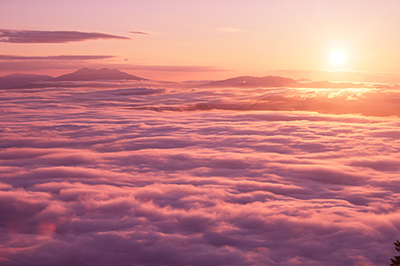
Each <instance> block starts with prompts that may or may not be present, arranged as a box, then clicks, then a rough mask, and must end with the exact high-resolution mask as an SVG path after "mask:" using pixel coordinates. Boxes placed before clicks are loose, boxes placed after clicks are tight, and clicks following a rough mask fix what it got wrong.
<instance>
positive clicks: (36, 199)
mask: <svg viewBox="0 0 400 266" xmlns="http://www.w3.org/2000/svg"><path fill="white" fill-rule="evenodd" d="M120 85H121V84H120ZM123 85H124V86H125V87H120V88H112V89H110V88H102V87H97V88H93V87H85V86H84V83H82V84H81V87H77V88H68V87H63V88H62V89H60V88H55V87H45V88H42V89H13V90H1V91H0V101H1V102H2V109H1V112H2V115H1V116H0V125H1V127H0V217H1V219H0V239H1V242H0V246H1V250H2V254H1V256H0V264H1V265H7V266H8V265H10V266H11V265H32V266H33V265H38V264H40V265H71V264H73V265H89V266H91V265H96V266H97V265H100V266H102V265H111V264H115V265H122V266H123V265H138V266H145V265H155V266H161V265H167V266H169V265H171V266H172V265H173V266H176V265H181V266H184V265H196V266H203V265H204V266H206V265H221V266H222V265H237V266H242V265H245V266H251V265H271V266H278V265H279V266H281V265H282V266H289V265H290V266H291V265H306V266H314V265H327V266H334V265H377V266H384V265H388V261H389V258H390V257H392V256H393V253H394V250H393V252H392V249H393V247H392V243H393V241H394V240H395V239H396V236H397V235H398V234H399V228H400V220H399V218H398V208H399V207H400V204H399V202H400V196H399V193H398V191H399V189H400V182H399V181H400V179H399V176H398V170H399V167H398V165H399V162H400V156H399V152H398V151H399V150H400V143H399V137H398V136H399V124H400V119H399V117H395V116H390V117H384V116H368V115H354V114H340V115H338V114H329V113H325V114H324V113H321V112H316V111H315V110H311V111H304V110H294V111H291V110H280V111H277V110H272V111H271V110H254V109H252V108H251V106H252V105H251V104H249V103H254V102H256V101H258V102H263V103H264V104H265V106H264V107H267V106H268V105H267V103H268V102H269V103H270V104H272V105H274V106H275V105H276V104H277V101H278V100H279V101H280V102H281V104H285V102H290V103H291V104H292V105H290V106H291V107H292V106H295V107H298V105H293V103H294V102H296V101H300V99H301V97H300V95H302V96H303V98H307V99H308V98H312V97H322V96H321V94H322V95H324V97H325V98H326V99H327V98H328V97H330V98H329V99H336V100H337V99H338V98H337V97H339V99H342V97H343V98H345V99H347V98H348V96H349V94H350V95H353V96H354V97H351V100H349V101H356V100H355V99H361V100H360V101H364V100H365V99H369V98H374V97H378V96H379V97H378V98H379V99H380V100H382V101H385V102H390V101H392V100H393V99H397V98H396V97H398V94H399V92H398V91H396V90H390V89H378V88H371V89H367V90H365V91H363V90H355V91H354V90H353V91H351V90H350V91H343V90H337V89H335V90H315V89H313V90H311V89H306V88H302V89H287V88H273V89H263V88H261V89H237V88H212V89H211V88H192V87H189V88H187V87H183V88H182V87H179V86H182V85H179V86H178V85H171V84H169V85H167V84H165V83H156V82H154V83H152V84H148V86H147V87H143V86H142V85H143V84H141V86H137V85H136V86H135V84H134V83H132V84H129V83H127V84H123ZM353 89H354V88H353ZM356 96H357V97H356ZM293 98H295V99H296V101H292V100H293ZM343 102H345V100H343V101H342V103H343ZM200 103H203V104H206V103H212V104H213V105H214V106H221V105H222V107H223V108H222V107H221V108H214V109H210V108H197V109H189V108H188V106H196V104H200ZM383 104H384V103H382V105H383ZM237 106H240V108H236V109H234V108H232V107H237ZM379 106H380V105H379ZM151 108H153V109H154V110H156V111H152V110H151ZM298 108H299V107H298ZM165 110H167V111H165ZM171 110H176V111H171Z"/></svg>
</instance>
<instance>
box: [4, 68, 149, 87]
mask: <svg viewBox="0 0 400 266" xmlns="http://www.w3.org/2000/svg"><path fill="white" fill-rule="evenodd" d="M96 80H137V81H145V80H148V79H144V78H141V77H137V76H134V75H130V74H128V73H125V72H122V71H119V70H117V69H108V68H102V69H98V70H97V69H90V68H82V69H79V70H77V71H75V72H73V73H70V74H66V75H62V76H59V77H56V78H54V77H51V76H47V75H34V74H11V75H8V76H4V77H0V89H12V88H21V87H26V86H28V87H34V86H33V85H34V83H36V82H41V81H43V82H44V81H45V82H53V81H54V82H59V81H96Z"/></svg>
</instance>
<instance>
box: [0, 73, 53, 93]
mask: <svg viewBox="0 0 400 266" xmlns="http://www.w3.org/2000/svg"><path fill="white" fill-rule="evenodd" d="M52 79H53V77H51V76H47V75H35V74H11V75H7V76H4V77H0V89H11V88H17V87H22V86H25V85H27V84H29V83H32V82H37V81H48V80H52Z"/></svg>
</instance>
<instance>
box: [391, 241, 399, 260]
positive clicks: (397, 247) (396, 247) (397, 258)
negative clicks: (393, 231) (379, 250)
mask: <svg viewBox="0 0 400 266" xmlns="http://www.w3.org/2000/svg"><path fill="white" fill-rule="evenodd" d="M394 248H395V249H396V251H397V252H400V242H399V240H397V241H396V242H394ZM390 260H391V261H392V263H391V264H390V266H396V265H400V256H394V259H390Z"/></svg>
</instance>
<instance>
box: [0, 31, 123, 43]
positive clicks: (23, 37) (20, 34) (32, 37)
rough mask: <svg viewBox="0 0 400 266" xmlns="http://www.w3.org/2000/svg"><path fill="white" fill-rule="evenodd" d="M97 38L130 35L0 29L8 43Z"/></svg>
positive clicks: (3, 39) (0, 38)
mask: <svg viewBox="0 0 400 266" xmlns="http://www.w3.org/2000/svg"><path fill="white" fill-rule="evenodd" d="M97 39H119V40H130V38H128V37H123V36H117V35H111V34H105V33H98V32H79V31H37V30H4V29H1V30H0V42H7V43H69V42H81V41H87V40H97Z"/></svg>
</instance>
